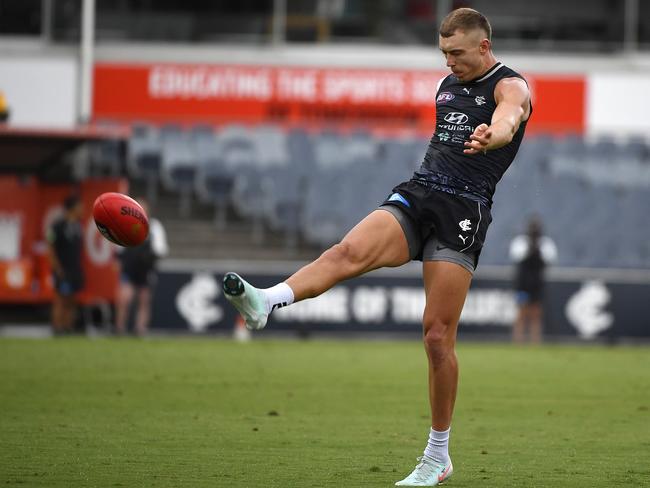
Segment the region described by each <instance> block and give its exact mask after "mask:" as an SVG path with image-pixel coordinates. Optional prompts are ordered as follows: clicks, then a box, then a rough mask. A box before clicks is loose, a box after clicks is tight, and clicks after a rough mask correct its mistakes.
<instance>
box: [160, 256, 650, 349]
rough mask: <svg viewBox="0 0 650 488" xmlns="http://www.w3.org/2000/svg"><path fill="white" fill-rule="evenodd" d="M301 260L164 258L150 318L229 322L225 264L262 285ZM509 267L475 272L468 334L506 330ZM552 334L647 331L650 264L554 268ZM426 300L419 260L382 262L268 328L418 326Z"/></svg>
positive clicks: (224, 325) (465, 324) (173, 323)
mask: <svg viewBox="0 0 650 488" xmlns="http://www.w3.org/2000/svg"><path fill="white" fill-rule="evenodd" d="M298 267H299V264H293V265H292V264H291V263H283V264H281V265H277V264H276V265H273V266H272V265H259V266H255V265H251V264H250V263H247V264H239V266H238V265H237V264H232V263H231V264H230V265H228V264H226V263H223V264H220V263H216V262H215V263H201V262H196V263H192V262H191V261H186V262H176V263H167V265H166V266H165V267H164V269H163V271H161V273H160V276H159V280H158V285H157V288H156V293H155V298H154V306H153V311H154V312H153V318H152V324H153V325H154V327H161V328H166V329H181V330H189V331H191V332H195V333H208V332H211V331H218V330H229V329H231V328H232V327H233V325H234V323H235V321H236V317H237V315H236V311H235V309H234V308H233V307H232V306H230V305H229V304H228V303H227V302H226V300H225V298H224V296H223V293H222V291H221V277H222V276H223V274H224V272H225V271H229V270H234V271H241V272H242V274H243V275H244V276H245V278H246V279H247V280H248V281H250V282H251V283H252V284H254V285H255V286H258V287H268V286H272V285H274V284H276V283H278V282H279V281H282V280H283V279H285V278H286V277H287V276H288V275H289V274H290V273H291V272H292V271H293V270H295V269H297V268H298ZM510 275H511V273H510V270H509V269H508V268H499V269H491V270H488V272H480V270H479V272H477V275H476V276H475V278H474V280H473V283H472V287H471V289H470V292H469V295H468V297H467V300H466V302H465V307H464V309H463V314H462V316H461V327H460V329H459V332H460V334H461V335H465V336H471V335H478V334H495V335H498V334H501V335H505V334H509V333H510V330H511V327H512V323H513V321H514V319H515V316H516V311H517V307H516V302H515V295H514V292H513V290H512V288H511V286H512V282H511V280H510ZM544 302H545V303H544V308H545V317H546V318H545V334H546V335H547V336H577V337H580V338H584V339H593V338H598V337H601V338H602V337H609V338H612V337H630V338H642V337H650V321H649V319H648V317H650V279H648V276H647V274H646V273H639V272H637V273H634V272H625V271H620V272H615V271H612V270H601V271H598V270H556V271H555V272H554V271H551V272H550V273H549V280H548V283H547V289H546V294H545V300H544ZM423 310H424V291H423V288H422V280H421V277H420V276H419V270H418V268H416V267H407V268H406V269H402V270H396V271H394V270H383V271H379V272H375V273H371V274H369V275H366V276H363V277H360V278H356V279H353V280H350V281H347V282H344V283H342V284H340V285H338V286H336V287H334V288H333V289H332V290H330V291H329V292H327V293H325V294H324V295H322V296H320V297H318V298H316V299H312V300H306V301H304V302H300V303H297V304H294V305H292V306H290V307H286V308H283V309H280V310H277V311H276V312H274V313H273V315H272V316H271V318H270V319H269V324H268V325H267V328H268V329H269V330H282V331H292V330H294V331H301V332H311V331H328V332H338V331H355V332H363V331H374V332H390V333H395V332H418V331H420V329H421V319H422V312H423Z"/></svg>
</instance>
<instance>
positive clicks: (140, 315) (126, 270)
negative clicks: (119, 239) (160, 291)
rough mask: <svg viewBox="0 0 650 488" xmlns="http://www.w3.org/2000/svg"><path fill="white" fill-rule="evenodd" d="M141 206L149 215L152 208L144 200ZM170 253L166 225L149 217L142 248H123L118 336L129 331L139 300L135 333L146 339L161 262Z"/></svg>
mask: <svg viewBox="0 0 650 488" xmlns="http://www.w3.org/2000/svg"><path fill="white" fill-rule="evenodd" d="M138 203H139V204H140V205H141V206H142V208H143V209H144V210H145V212H146V213H147V214H148V215H149V208H148V205H147V202H146V201H145V200H144V199H141V198H139V199H138ZM168 253H169V246H168V244H167V234H166V233H165V229H164V227H163V225H162V223H161V222H160V221H159V220H158V219H155V218H152V217H151V215H149V236H148V237H147V240H146V241H144V243H142V244H140V245H139V246H134V247H125V248H121V251H120V253H119V260H120V263H121V265H122V266H121V267H122V270H121V279H120V285H119V290H118V296H117V304H116V313H115V329H116V332H117V334H118V335H122V334H124V333H125V332H126V325H127V321H128V318H129V311H130V309H131V304H132V303H133V300H134V299H135V300H136V302H137V308H136V312H135V333H136V334H137V335H138V336H141V337H142V336H144V335H146V334H147V331H148V329H149V320H150V319H151V301H152V296H153V289H154V287H155V284H156V279H157V263H158V260H159V259H160V258H162V257H164V256H166V255H167V254H168Z"/></svg>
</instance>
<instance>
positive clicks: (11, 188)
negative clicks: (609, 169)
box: [0, 176, 127, 303]
mask: <svg viewBox="0 0 650 488" xmlns="http://www.w3.org/2000/svg"><path fill="white" fill-rule="evenodd" d="M126 190H127V187H126V181H125V180H119V179H101V180H84V181H83V182H82V183H80V184H79V185H77V186H73V185H68V184H56V185H53V184H45V183H41V182H39V181H38V179H36V178H18V177H15V176H6V177H2V178H0V229H1V231H2V232H1V235H0V302H2V303H40V302H47V301H49V300H50V299H51V298H52V293H53V290H52V279H51V270H50V265H49V258H48V255H47V244H46V240H45V238H46V234H47V230H48V228H49V227H50V225H51V224H52V223H53V222H54V221H55V220H56V219H57V218H58V217H60V216H61V215H62V213H63V208H62V203H63V200H64V198H65V197H67V196H68V195H70V194H71V193H72V192H73V191H74V192H76V193H78V194H79V195H80V197H81V200H82V202H83V207H84V215H83V219H82V226H83V243H84V245H83V250H84V252H83V256H82V262H83V267H84V273H85V277H86V280H85V281H86V284H85V287H84V289H83V290H82V292H81V293H80V297H79V298H80V300H81V301H82V302H83V303H92V302H94V301H97V300H105V301H109V302H112V301H113V300H114V298H115V291H116V289H117V284H118V278H119V276H118V271H119V270H118V267H117V265H116V262H115V259H114V245H113V244H111V243H110V242H108V241H107V240H106V239H104V238H103V237H102V236H101V234H100V233H99V231H98V230H97V228H96V226H95V223H94V221H93V218H92V205H93V202H94V201H95V198H97V196H99V195H100V194H101V193H104V192H108V191H119V192H125V191H126Z"/></svg>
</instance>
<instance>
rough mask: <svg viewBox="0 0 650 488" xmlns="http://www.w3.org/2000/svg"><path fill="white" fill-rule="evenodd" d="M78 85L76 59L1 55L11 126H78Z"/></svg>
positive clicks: (0, 85)
mask: <svg viewBox="0 0 650 488" xmlns="http://www.w3.org/2000/svg"><path fill="white" fill-rule="evenodd" d="M77 84H78V63H77V61H76V60H75V59H74V58H65V57H64V58H51V57H49V56H48V57H29V58H16V57H13V56H7V55H5V56H3V55H1V54H0V91H2V92H4V94H5V97H6V98H7V102H8V104H9V108H10V110H11V119H10V122H11V124H12V125H15V126H26V127H73V126H74V125H75V124H76V122H77V116H76V111H77V98H76V97H77Z"/></svg>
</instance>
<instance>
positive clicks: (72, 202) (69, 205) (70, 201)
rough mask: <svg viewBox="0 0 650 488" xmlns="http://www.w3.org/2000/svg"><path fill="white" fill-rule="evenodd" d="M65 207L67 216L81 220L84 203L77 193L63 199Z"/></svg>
mask: <svg viewBox="0 0 650 488" xmlns="http://www.w3.org/2000/svg"><path fill="white" fill-rule="evenodd" d="M63 209H64V210H65V214H66V217H67V218H69V219H71V220H79V219H80V218H81V217H82V213H83V205H82V203H81V199H80V198H79V197H78V196H77V195H69V196H68V197H66V199H65V200H63Z"/></svg>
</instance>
